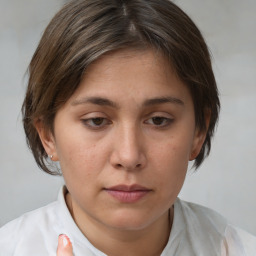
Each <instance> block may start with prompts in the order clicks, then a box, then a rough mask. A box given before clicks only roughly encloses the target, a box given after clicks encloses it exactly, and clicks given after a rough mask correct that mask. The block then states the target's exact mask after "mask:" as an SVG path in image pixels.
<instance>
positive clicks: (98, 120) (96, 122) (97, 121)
mask: <svg viewBox="0 0 256 256" xmlns="http://www.w3.org/2000/svg"><path fill="white" fill-rule="evenodd" d="M103 122H104V118H101V117H97V118H92V123H93V124H94V125H96V126H100V125H102V124H103Z"/></svg>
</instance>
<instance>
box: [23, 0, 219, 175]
mask: <svg viewBox="0 0 256 256" xmlns="http://www.w3.org/2000/svg"><path fill="white" fill-rule="evenodd" d="M122 48H136V49H147V48H153V49H156V50H157V51H159V52H161V53H163V54H164V56H166V57H167V58H168V60H169V62H170V65H171V66H172V67H174V68H175V70H176V72H177V74H178V76H179V78H180V79H181V80H182V81H183V82H184V83H185V84H186V85H187V86H188V88H189V90H190V92H191V95H192V98H193V102H194V108H195V120H196V125H197V127H199V129H201V130H205V129H206V120H205V118H206V111H208V112H210V113H211V115H210V124H209V127H208V131H207V135H206V139H205V142H204V144H203V146H202V149H201V151H200V153H199V155H198V156H197V158H196V159H195V163H194V165H195V167H196V168H197V167H198V166H199V165H200V164H201V163H202V161H203V160H204V158H205V157H206V156H207V155H208V154H209V152H210V148H211V138H212V136H213V133H214V129H215V125H216V122H217V120H218V114H219V107H220V103H219V98H218V90H217V86H216V82H215V78H214V74H213V71H212V66H211V60H210V55H209V51H208V49H207V45H206V43H205V41H204V39H203V37H202V35H201V33H200V31H199V30H198V28H197V27H196V25H195V24H194V23H193V21H192V20H191V19H190V18H189V17H188V16H187V15H186V14H185V13H184V12H183V11H182V10H181V9H180V8H179V7H177V6H176V5H175V4H174V3H172V2H171V1H169V0H73V1H71V2H70V3H68V4H66V5H65V6H64V7H63V8H62V9H61V10H60V11H59V12H58V13H57V14H56V15H55V17H54V18H53V19H52V21H51V22H50V24H49V25H48V27H47V28H46V30H45V32H44V34H43V36H42V39H41V41H40V43H39V45H38V48H37V50H36V52H35V54H34V56H33V58H32V60H31V63H30V65H29V69H28V72H29V82H28V87H27V92H26V96H25V99H24V103H23V106H22V113H23V123H24V129H25V133H26V138H27V143H28V145H29V147H30V148H31V150H32V152H33V155H34V157H35V160H36V162H37V164H38V166H39V167H40V168H42V169H43V170H44V171H46V172H48V173H50V174H58V173H57V172H56V171H54V170H51V168H49V166H48V164H47V158H48V157H47V154H46V152H45V150H44V148H43V146H42V143H41V141H40V138H39V136H38V133H37V131H36V129H35V127H34V122H35V120H37V119H38V118H42V120H43V123H44V125H45V126H46V127H47V128H48V129H50V130H51V131H52V132H53V121H54V117H55V114H56V112H57V111H58V109H59V108H60V107H61V106H63V104H64V103H65V102H66V101H67V100H68V99H69V98H70V97H71V95H72V94H73V93H74V91H75V90H76V89H77V88H78V86H79V84H80V81H81V78H82V77H83V75H84V73H85V70H86V68H87V67H88V66H89V65H90V64H91V63H92V62H93V61H95V60H96V59H98V58H99V57H100V56H102V55H104V54H106V53H109V52H111V51H114V50H118V49H122Z"/></svg>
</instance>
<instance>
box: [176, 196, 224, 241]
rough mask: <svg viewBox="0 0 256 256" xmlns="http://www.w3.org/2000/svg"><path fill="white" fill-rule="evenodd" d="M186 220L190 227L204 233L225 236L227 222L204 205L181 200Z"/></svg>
mask: <svg viewBox="0 0 256 256" xmlns="http://www.w3.org/2000/svg"><path fill="white" fill-rule="evenodd" d="M178 203H179V204H180V207H181V210H182V213H183V215H184V219H185V220H186V221H187V222H188V223H187V224H188V225H189V226H190V224H191V223H194V225H196V226H197V228H199V227H200V228H201V229H202V230H203V231H206V230H207V231H211V232H213V231H215V232H216V233H218V234H219V235H220V236H223V235H224V233H225V229H226V227H227V224H228V222H227V220H226V218H224V217H223V216H222V215H221V214H219V213H218V212H216V211H214V210H212V209H210V208H207V207H205V206H202V205H198V204H195V203H190V202H186V201H182V200H179V202H178Z"/></svg>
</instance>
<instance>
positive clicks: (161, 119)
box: [152, 116, 167, 125]
mask: <svg viewBox="0 0 256 256" xmlns="http://www.w3.org/2000/svg"><path fill="white" fill-rule="evenodd" d="M166 120H167V118H165V117H160V116H156V117H153V118H152V121H153V123H154V124H155V125H162V124H163V123H164V122H166Z"/></svg>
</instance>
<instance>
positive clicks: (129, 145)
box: [110, 126, 146, 171]
mask: <svg viewBox="0 0 256 256" xmlns="http://www.w3.org/2000/svg"><path fill="white" fill-rule="evenodd" d="M144 147H145V145H144V144H143V138H142V136H141V134H140V132H139V129H136V127H134V126H132V127H129V126H126V127H122V128H120V129H118V131H116V133H115V139H114V141H113V151H112V154H111V157H110V162H111V165H112V166H113V167H114V168H116V169H123V170H126V171H133V170H140V169H142V168H144V167H145V165H146V155H145V150H144Z"/></svg>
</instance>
